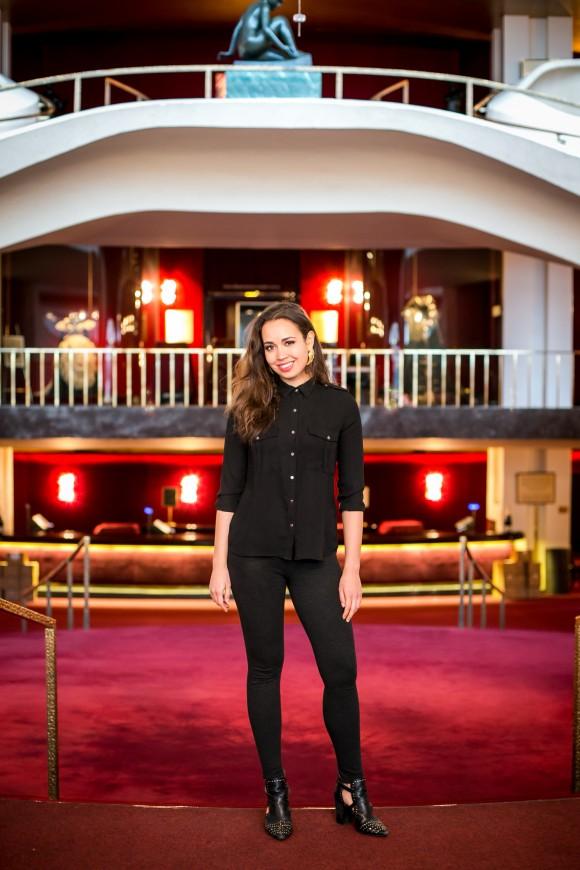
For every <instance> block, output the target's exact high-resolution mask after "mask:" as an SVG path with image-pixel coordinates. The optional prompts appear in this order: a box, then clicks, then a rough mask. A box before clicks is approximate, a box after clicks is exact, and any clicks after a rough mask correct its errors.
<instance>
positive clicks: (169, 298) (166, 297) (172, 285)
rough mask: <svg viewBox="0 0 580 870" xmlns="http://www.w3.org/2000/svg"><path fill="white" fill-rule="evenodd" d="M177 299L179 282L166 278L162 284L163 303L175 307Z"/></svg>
mask: <svg viewBox="0 0 580 870" xmlns="http://www.w3.org/2000/svg"><path fill="white" fill-rule="evenodd" d="M176 299H177V281H174V280H173V279H172V278H165V280H164V281H162V282H161V301H162V302H163V304H164V305H175V300H176Z"/></svg>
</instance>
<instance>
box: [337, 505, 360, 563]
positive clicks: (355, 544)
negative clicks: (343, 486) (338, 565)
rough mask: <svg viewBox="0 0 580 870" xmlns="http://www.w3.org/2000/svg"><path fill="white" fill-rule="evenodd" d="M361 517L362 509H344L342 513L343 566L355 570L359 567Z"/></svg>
mask: <svg viewBox="0 0 580 870" xmlns="http://www.w3.org/2000/svg"><path fill="white" fill-rule="evenodd" d="M363 517H364V513H363V512H362V511H344V512H343V514H342V525H343V535H344V551H345V555H344V567H345V568H346V567H349V568H355V569H356V570H357V571H358V569H359V568H360V550H361V546H362V533H363Z"/></svg>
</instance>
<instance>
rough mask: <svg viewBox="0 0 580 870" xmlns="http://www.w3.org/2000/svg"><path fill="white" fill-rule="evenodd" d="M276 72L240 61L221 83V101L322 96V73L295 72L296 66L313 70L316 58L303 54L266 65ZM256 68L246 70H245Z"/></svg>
mask: <svg viewBox="0 0 580 870" xmlns="http://www.w3.org/2000/svg"><path fill="white" fill-rule="evenodd" d="M262 63H264V65H265V66H266V65H267V66H276V69H275V70H264V71H263V72H262V71H261V70H259V69H256V66H257V64H258V61H244V60H237V61H235V62H234V65H233V67H232V69H231V70H228V71H227V72H226V73H225V76H224V77H223V78H222V81H221V82H220V83H219V86H218V92H219V96H220V97H226V98H227V99H233V100H235V99H243V98H248V97H250V98H251V97H254V98H265V97H278V98H284V97H309V98H320V97H321V96H322V73H319V72H308V71H302V70H295V69H293V67H296V66H311V65H312V55H310V54H301V55H300V56H299V57H297V58H296V59H295V60H284V61H262ZM250 66H251V67H253V69H246V68H245V67H250Z"/></svg>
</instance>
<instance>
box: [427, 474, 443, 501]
mask: <svg viewBox="0 0 580 870" xmlns="http://www.w3.org/2000/svg"><path fill="white" fill-rule="evenodd" d="M442 498H443V475H442V474H441V472H440V471H430V472H429V473H428V474H426V475H425V500H426V501H434V502H437V501H441V500H442Z"/></svg>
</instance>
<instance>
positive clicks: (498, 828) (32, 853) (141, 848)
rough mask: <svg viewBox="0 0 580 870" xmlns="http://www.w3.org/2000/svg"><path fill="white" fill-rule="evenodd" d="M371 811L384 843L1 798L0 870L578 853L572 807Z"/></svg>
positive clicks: (325, 822)
mask: <svg viewBox="0 0 580 870" xmlns="http://www.w3.org/2000/svg"><path fill="white" fill-rule="evenodd" d="M377 811H378V813H379V815H380V816H381V817H382V818H383V819H384V820H385V822H386V823H387V824H388V826H389V827H390V834H389V836H388V837H385V838H380V839H378V838H371V837H363V836H361V835H360V834H358V833H357V832H356V831H354V829H353V828H352V826H350V825H347V826H345V827H344V828H343V827H339V826H338V825H337V824H336V822H335V821H334V818H333V813H332V812H331V811H330V810H328V809H309V810H307V809H302V810H300V809H298V810H295V811H294V813H293V822H294V833H293V834H292V836H291V837H289V838H288V839H287V840H285V841H284V842H283V843H277V842H275V841H274V840H271V839H270V838H269V837H268V836H267V835H266V834H265V833H264V830H263V827H262V814H261V812H260V810H257V809H256V810H248V809H245V810H241V809H203V808H200V809H193V808H191V807H163V808H160V807H134V806H119V805H115V804H107V805H95V804H92V805H91V804H67V803H59V804H53V803H50V804H49V803H36V802H32V801H15V800H10V801H7V800H0V854H1V855H2V859H3V862H2V866H4V867H7V868H10V870H30V868H31V867H39V868H40V867H41V868H42V870H77V868H79V867H82V868H86V870H105V868H106V870H127V868H138V870H262V868H267V867H276V868H277V870H294V868H296V867H303V868H305V870H336V868H341V867H356V870H378V868H382V867H388V868H389V870H466V868H469V870H571V868H573V867H575V866H576V865H577V857H578V854H579V853H580V800H575V799H568V800H551V801H537V802H525V803H500V804H467V805H463V806H445V807H392V808H390V809H384V808H380V809H378V810H377Z"/></svg>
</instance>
